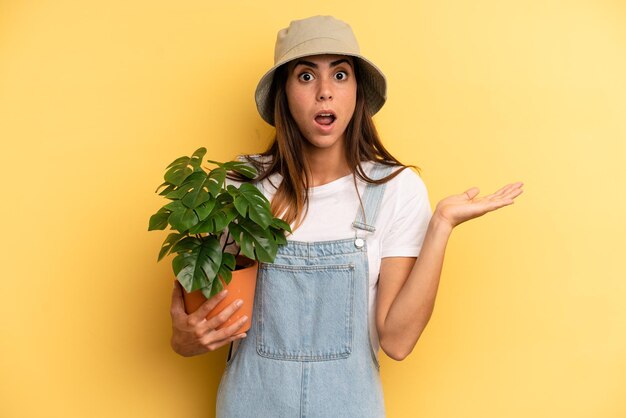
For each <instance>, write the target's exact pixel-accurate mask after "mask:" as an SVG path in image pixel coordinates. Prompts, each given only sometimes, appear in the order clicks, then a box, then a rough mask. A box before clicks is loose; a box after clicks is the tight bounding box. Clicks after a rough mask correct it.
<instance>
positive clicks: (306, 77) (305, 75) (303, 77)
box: [298, 73, 313, 81]
mask: <svg viewBox="0 0 626 418" xmlns="http://www.w3.org/2000/svg"><path fill="white" fill-rule="evenodd" d="M298 79H299V80H302V81H311V80H313V75H312V74H311V73H302V74H300V75H299V76H298Z"/></svg>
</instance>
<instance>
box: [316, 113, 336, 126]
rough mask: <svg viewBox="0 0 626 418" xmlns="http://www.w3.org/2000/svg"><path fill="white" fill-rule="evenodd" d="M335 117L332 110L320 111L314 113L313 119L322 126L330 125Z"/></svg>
mask: <svg viewBox="0 0 626 418" xmlns="http://www.w3.org/2000/svg"><path fill="white" fill-rule="evenodd" d="M335 119H337V117H336V116H335V114H334V113H332V112H320V113H318V114H317V115H315V121H316V122H317V123H319V124H320V125H323V126H330V125H332V123H333V122H334V121H335Z"/></svg>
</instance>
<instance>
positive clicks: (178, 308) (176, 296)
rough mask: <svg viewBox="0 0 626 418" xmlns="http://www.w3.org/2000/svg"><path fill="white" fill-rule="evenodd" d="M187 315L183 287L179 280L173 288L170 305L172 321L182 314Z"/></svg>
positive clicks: (175, 281)
mask: <svg viewBox="0 0 626 418" xmlns="http://www.w3.org/2000/svg"><path fill="white" fill-rule="evenodd" d="M184 313H185V305H184V302H183V291H182V286H181V285H180V283H179V282H178V280H174V287H173V288H172V302H171V304H170V315H171V316H172V319H173V318H174V317H176V316H178V315H180V314H184Z"/></svg>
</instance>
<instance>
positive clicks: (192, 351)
mask: <svg viewBox="0 0 626 418" xmlns="http://www.w3.org/2000/svg"><path fill="white" fill-rule="evenodd" d="M182 292H183V290H182V286H181V285H180V283H178V281H175V282H174V289H173V290H172V303H171V306H170V314H171V317H172V339H171V345H172V348H173V349H174V351H175V352H177V353H178V354H180V355H181V356H185V357H190V356H195V355H198V354H203V353H206V352H208V351H215V350H217V349H218V348H220V347H222V346H224V345H226V344H229V343H230V342H231V341H234V340H236V339H241V338H245V336H246V334H245V333H240V334H238V333H237V332H238V331H239V329H240V328H241V327H242V326H243V325H244V324H245V323H246V321H247V320H248V318H246V317H245V316H244V317H242V318H240V319H239V320H238V321H237V322H235V323H234V324H232V325H230V326H228V327H225V328H222V329H220V330H217V329H216V328H218V327H219V326H220V325H222V324H223V323H224V322H226V321H227V320H228V319H229V318H230V317H231V316H232V314H233V313H234V312H235V311H237V310H238V309H239V308H240V306H237V301H235V302H233V303H231V304H230V305H228V306H227V307H226V308H224V310H222V312H221V313H220V314H218V315H217V316H215V317H213V318H211V319H210V320H207V319H206V316H207V314H208V313H209V312H210V311H211V310H213V309H214V308H215V307H216V306H217V304H218V303H219V302H220V301H222V300H223V299H224V297H225V296H226V291H222V292H220V293H218V294H217V295H215V296H213V297H212V298H210V299H208V300H207V301H206V302H204V303H203V304H202V305H201V306H200V308H199V309H198V310H197V311H195V312H193V313H191V314H187V313H186V312H185V306H184V302H183V293H182Z"/></svg>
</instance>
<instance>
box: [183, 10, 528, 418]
mask: <svg viewBox="0 0 626 418" xmlns="http://www.w3.org/2000/svg"><path fill="white" fill-rule="evenodd" d="M385 99H386V84H385V78H384V76H383V74H382V72H381V71H380V70H379V69H378V68H377V67H376V66H375V65H374V64H373V63H371V62H370V61H369V60H367V59H366V58H364V57H363V56H362V55H361V54H360V52H359V48H358V44H357V41H356V39H355V38H354V35H353V33H352V30H351V28H350V26H348V25H347V24H346V23H344V22H341V21H339V20H337V19H334V18H332V17H330V16H315V17H311V18H308V19H303V20H296V21H293V22H291V24H290V25H289V27H288V28H286V29H283V30H281V31H280V32H279V33H278V38H277V42H276V51H275V65H274V67H272V68H271V69H270V70H269V71H268V72H267V73H266V74H265V75H264V76H263V78H262V79H261V81H260V82H259V85H258V87H257V91H256V101H257V107H258V109H259V112H260V114H261V116H262V117H263V119H264V120H266V121H267V122H268V123H270V124H271V125H274V126H275V127H276V137H275V140H274V142H273V143H272V145H271V146H270V148H269V149H268V150H267V151H266V152H265V153H263V154H261V155H256V156H248V160H249V161H250V162H251V163H252V164H254V165H255V166H257V168H259V169H260V170H259V171H260V173H261V174H260V176H259V178H257V179H256V182H255V184H256V185H257V186H258V187H259V188H260V189H261V190H262V191H263V193H264V194H265V195H266V196H267V197H268V198H269V199H270V201H271V202H272V210H273V212H274V214H275V215H277V216H281V217H282V218H283V219H285V220H286V221H288V222H289V223H290V224H291V225H292V229H293V234H291V235H290V236H289V237H288V244H287V245H286V246H283V247H281V248H280V250H279V253H278V256H277V258H276V260H275V261H274V263H271V264H263V265H261V266H260V269H259V276H258V280H257V292H256V297H255V304H254V312H253V317H252V318H250V320H251V321H252V326H251V328H250V330H249V333H248V335H246V334H245V333H239V332H238V330H239V328H240V327H241V326H242V325H243V324H244V323H245V321H246V320H248V319H247V318H243V319H242V320H241V321H240V322H239V323H236V324H234V325H232V326H230V327H228V328H225V329H223V330H220V331H216V330H215V329H216V328H217V327H218V326H219V325H220V324H222V323H223V322H225V321H226V320H227V319H228V318H229V317H230V316H231V315H232V314H233V312H235V311H236V310H237V309H238V308H239V306H238V305H237V303H236V302H235V303H233V304H232V305H231V306H229V307H228V308H226V309H225V310H224V311H223V312H222V314H221V315H220V316H218V317H216V318H213V319H212V320H211V321H207V320H206V319H205V316H206V314H207V313H208V312H209V311H210V310H211V309H213V307H214V306H216V305H217V303H218V302H219V301H220V300H221V299H222V298H223V297H224V296H225V292H222V293H221V294H218V295H217V296H215V297H213V298H212V299H210V300H208V301H207V302H206V303H205V304H204V305H203V306H202V307H201V308H200V309H199V310H198V311H197V312H195V313H192V314H190V315H187V314H185V311H184V309H183V302H182V294H181V288H180V286H179V285H177V286H176V287H175V288H174V291H173V294H172V309H171V314H172V323H173V333H172V347H173V348H174V350H175V351H176V352H177V353H179V354H181V355H184V356H191V355H197V354H201V353H204V352H207V351H213V350H216V349H217V348H219V347H221V346H223V345H225V344H229V343H233V342H234V343H233V345H232V346H231V351H232V355H231V356H230V357H229V359H228V361H227V365H226V370H225V372H224V375H223V377H222V381H221V382H220V388H219V392H218V399H217V416H218V417H228V418H233V417H252V416H254V417H300V416H302V417H304V416H306V417H336V416H341V417H359V418H363V417H381V416H384V414H385V412H384V402H383V396H382V389H381V384H380V375H379V364H378V351H379V348H382V350H383V351H384V352H385V353H386V354H387V355H388V356H389V357H391V358H393V359H395V360H402V359H404V358H405V357H406V356H407V355H408V354H409V353H410V352H411V351H412V349H413V347H414V346H415V344H416V342H417V340H418V339H419V337H420V335H421V333H422V331H423V330H424V328H425V327H426V324H427V323H428V321H429V319H430V316H431V314H432V311H433V307H434V303H435V296H436V293H437V287H438V284H439V277H440V273H441V268H442V264H443V259H444V252H445V248H446V244H447V241H448V239H449V237H450V234H451V232H452V229H453V228H454V227H455V226H457V225H459V224H461V223H462V222H465V221H467V220H470V219H472V218H476V217H479V216H481V215H483V214H485V213H487V212H490V211H493V210H495V209H498V208H500V207H503V206H506V205H510V204H512V203H513V200H514V198H515V197H517V196H518V195H519V194H521V193H522V189H521V186H522V183H520V182H518V183H514V184H509V185H507V186H504V187H503V188H501V189H500V190H498V191H497V192H495V193H493V194H491V195H488V196H484V197H477V195H478V193H479V190H478V188H476V187H473V188H470V189H468V190H466V191H465V192H464V193H461V194H457V195H453V196H450V197H447V198H445V199H443V200H442V201H440V202H439V203H438V204H437V206H436V208H435V211H434V212H431V208H430V204H429V201H428V194H427V190H426V187H425V186H424V183H423V182H422V180H421V179H420V177H419V176H418V175H417V174H415V173H414V172H413V171H412V170H410V169H408V170H407V169H406V168H407V167H406V166H403V165H402V164H401V163H400V162H399V161H398V160H397V159H395V158H394V157H393V156H391V155H390V154H389V153H388V152H387V151H386V150H385V148H384V147H383V145H382V144H381V142H380V140H379V138H378V134H377V132H376V129H375V127H374V125H373V123H372V119H371V117H372V115H373V114H375V113H376V112H377V111H378V110H379V109H380V108H381V107H382V105H383V104H384V102H385ZM418 255H419V257H418ZM233 349H234V350H233Z"/></svg>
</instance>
